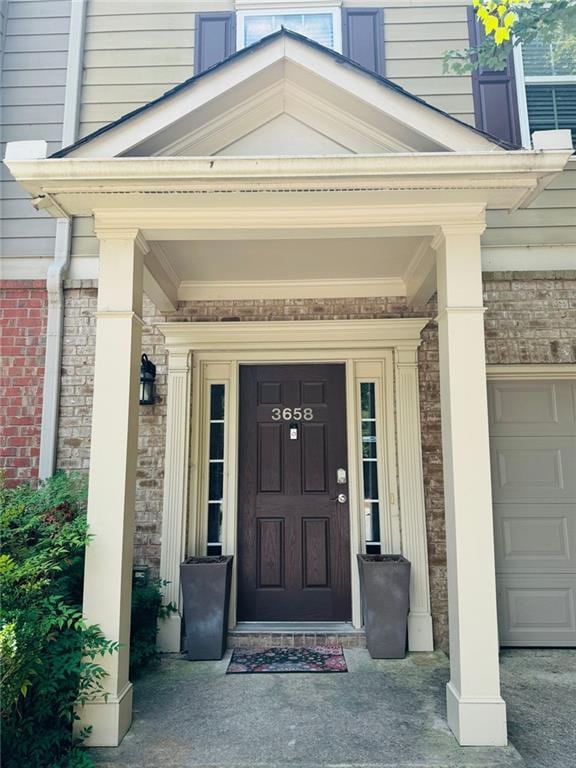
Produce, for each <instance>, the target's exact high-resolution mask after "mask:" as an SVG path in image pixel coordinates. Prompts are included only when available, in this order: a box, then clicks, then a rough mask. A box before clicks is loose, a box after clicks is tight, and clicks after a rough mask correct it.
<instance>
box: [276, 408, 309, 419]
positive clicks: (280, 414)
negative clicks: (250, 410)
mask: <svg viewBox="0 0 576 768" xmlns="http://www.w3.org/2000/svg"><path fill="white" fill-rule="evenodd" d="M313 419H314V409H313V408H299V407H298V408H272V421H312V420H313Z"/></svg>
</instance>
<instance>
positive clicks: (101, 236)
mask: <svg viewBox="0 0 576 768" xmlns="http://www.w3.org/2000/svg"><path fill="white" fill-rule="evenodd" d="M94 234H95V235H96V237H97V238H98V240H100V241H102V240H131V241H132V242H133V243H134V244H135V245H136V246H137V248H139V250H140V251H141V252H142V253H143V254H144V255H146V254H147V253H148V252H149V251H150V247H149V245H148V242H147V240H146V238H145V237H144V235H143V234H142V232H141V230H140V229H138V227H122V226H118V224H116V223H114V224H107V223H106V221H105V220H103V219H102V218H101V217H100V216H99V215H98V214H95V216H94Z"/></svg>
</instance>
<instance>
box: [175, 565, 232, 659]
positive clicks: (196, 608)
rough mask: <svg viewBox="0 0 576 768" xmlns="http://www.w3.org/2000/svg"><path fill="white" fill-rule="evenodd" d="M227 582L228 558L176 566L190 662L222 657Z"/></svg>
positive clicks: (227, 604)
mask: <svg viewBox="0 0 576 768" xmlns="http://www.w3.org/2000/svg"><path fill="white" fill-rule="evenodd" d="M231 580H232V556H225V557H189V558H188V559H187V560H185V561H184V562H183V563H182V564H181V565H180V582H181V584H182V594H183V597H184V620H185V622H186V651H187V654H188V659H189V660H190V661H204V660H208V659H221V658H222V656H223V655H224V651H225V650H226V635H227V628H228V606H229V604H230V582H231Z"/></svg>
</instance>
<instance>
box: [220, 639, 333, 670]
mask: <svg viewBox="0 0 576 768" xmlns="http://www.w3.org/2000/svg"><path fill="white" fill-rule="evenodd" d="M250 672H252V673H260V672H348V667H347V666H346V660H345V658H344V652H343V650H342V646H341V645H314V646H310V647H309V648H235V649H234V653H233V654H232V659H231V660H230V664H229V665H228V669H227V670H226V674H227V675H240V674H246V673H250Z"/></svg>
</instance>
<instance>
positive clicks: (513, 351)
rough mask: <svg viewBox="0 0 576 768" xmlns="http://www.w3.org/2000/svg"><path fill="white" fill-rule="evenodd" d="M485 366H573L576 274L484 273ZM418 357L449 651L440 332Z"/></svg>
mask: <svg viewBox="0 0 576 768" xmlns="http://www.w3.org/2000/svg"><path fill="white" fill-rule="evenodd" d="M483 279H484V304H485V306H486V315H485V321H484V326H485V333H486V362H487V364H488V365H514V364H518V363H526V364H527V363H532V364H533V365H536V364H550V363H576V271H575V272H568V271H566V272H558V273H554V272H497V273H484V275H483ZM422 338H423V341H422V345H421V347H420V350H419V371H420V418H421V428H422V461H423V467H424V490H425V499H426V521H427V528H428V556H429V565H430V582H431V596H432V614H433V621H434V637H435V638H436V642H437V643H438V645H439V646H440V647H441V648H444V649H446V648H447V646H448V597H447V591H446V537H445V531H444V488H443V477H442V431H441V426H440V378H439V355H438V332H437V326H436V324H435V323H430V324H429V325H428V326H427V327H426V328H425V329H424V332H423V334H422Z"/></svg>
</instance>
